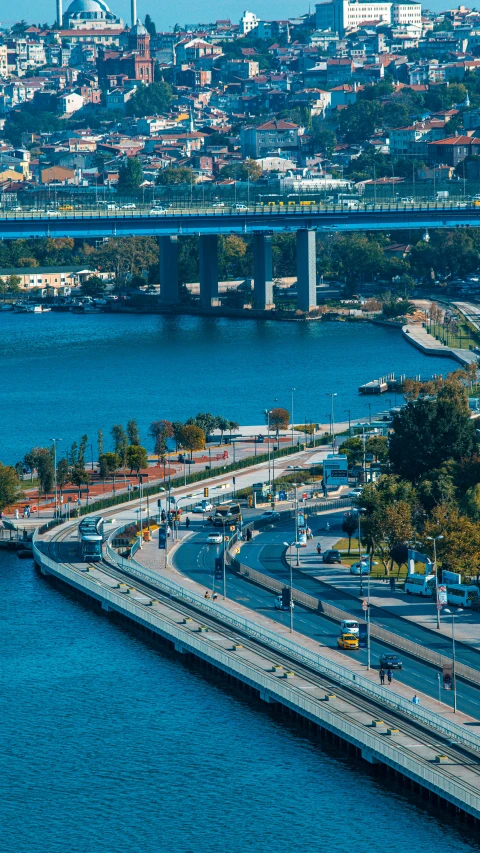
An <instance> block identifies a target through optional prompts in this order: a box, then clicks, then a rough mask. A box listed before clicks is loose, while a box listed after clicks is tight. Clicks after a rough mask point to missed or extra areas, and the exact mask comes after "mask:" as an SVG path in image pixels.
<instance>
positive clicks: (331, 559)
mask: <svg viewBox="0 0 480 853" xmlns="http://www.w3.org/2000/svg"><path fill="white" fill-rule="evenodd" d="M323 562H324V563H341V562H342V555H341V554H340V551H337V550H336V549H335V548H329V549H328V550H327V551H324V553H323Z"/></svg>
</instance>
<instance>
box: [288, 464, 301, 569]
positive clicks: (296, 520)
mask: <svg viewBox="0 0 480 853" xmlns="http://www.w3.org/2000/svg"><path fill="white" fill-rule="evenodd" d="M288 468H289V469H290V470H291V471H294V472H295V503H294V515H295V547H296V549H297V566H300V548H299V547H298V493H297V471H303V468H301V466H300V465H289V466H288Z"/></svg>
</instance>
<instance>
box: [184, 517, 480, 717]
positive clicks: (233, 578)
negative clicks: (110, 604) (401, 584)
mask: <svg viewBox="0 0 480 853" xmlns="http://www.w3.org/2000/svg"><path fill="white" fill-rule="evenodd" d="M285 529H286V528H285ZM208 532H209V528H205V529H204V530H201V531H200V532H198V533H195V534H194V536H192V537H191V538H189V539H188V540H187V541H185V542H184V543H183V544H181V545H180V546H179V547H178V548H177V550H176V551H175V553H174V555H173V565H174V567H175V568H176V569H177V570H178V571H179V572H181V573H182V574H184V575H186V576H187V577H190V578H192V580H195V581H197V582H198V583H200V584H202V585H203V586H205V588H206V589H210V590H211V589H214V588H215V584H216V589H217V592H218V594H219V595H220V596H221V592H222V582H221V581H215V580H214V565H215V557H218V556H221V546H218V545H209V544H208V543H207V542H206V539H207V535H208ZM272 535H274V536H276V537H277V541H276V542H271V543H270V545H269V547H268V550H267V555H266V556H264V557H262V566H263V570H265V571H266V570H267V566H270V571H269V573H270V574H272V575H273V574H274V576H275V577H276V578H280V579H282V578H285V580H286V581H287V580H288V577H287V576H288V570H287V569H286V568H285V567H284V566H283V567H281V566H280V565H279V556H280V552H281V550H283V546H282V545H281V543H279V541H278V539H279V537H281V536H282V533H279V532H278V531H277V532H275V534H272ZM226 577H227V596H228V598H231V599H233V600H235V601H238V602H239V603H241V604H243V605H244V606H246V607H249V608H250V609H251V610H253V611H254V612H257V613H262V614H264V615H267V616H268V617H269V618H270V619H275V620H276V621H278V622H281V623H283V624H284V625H287V626H288V621H289V614H288V613H287V612H283V611H279V610H276V609H275V607H274V603H273V600H274V595H273V594H272V593H271V592H269V591H268V590H264V589H262V588H261V587H258V586H256V585H255V584H252V583H251V582H249V581H248V580H246V579H245V578H243V577H240V576H238V575H234V574H233V573H231V572H229V571H227V576H226ZM299 579H300V578H299V576H298V575H297V574H296V575H295V578H294V584H295V586H297V587H298V585H299V584H298V581H299ZM317 595H318V588H317ZM294 625H295V629H296V630H297V631H301V632H302V633H304V634H306V635H307V636H309V637H311V638H313V639H315V640H317V641H318V642H319V643H320V644H321V645H326V646H330V647H335V648H336V638H337V637H338V633H339V631H338V626H337V624H336V623H334V622H332V621H331V620H329V619H328V618H327V617H325V616H323V615H321V614H318V613H314V612H313V611H311V610H308V609H307V608H303V607H301V606H300V605H295V610H294ZM339 651H341V650H339ZM384 651H387V652H388V651H392V650H391V649H389V648H387V647H386V646H385V645H382V644H381V643H379V642H377V641H375V640H372V643H371V654H372V665H373V666H378V657H379V655H380V654H381V653H382V652H384ZM342 653H343V654H345V655H347V656H351V655H352V654H354V655H355V656H356V658H357V659H358V660H360V661H361V662H362V663H364V664H366V663H367V651H366V649H359V650H358V651H357V652H342ZM402 659H403V660H404V663H405V668H404V669H403V670H402V671H395V673H394V678H395V679H397V680H398V681H401V682H402V683H404V684H406V685H408V686H409V687H411V688H412V691H415V690H418V691H422V692H424V693H426V694H428V695H429V696H432V697H433V698H437V699H438V677H437V676H438V674H439V673H438V670H437V669H435V667H433V666H430V665H429V664H425V663H423V662H422V661H420V660H418V659H416V658H410V657H408V655H405V654H403V653H402ZM442 693H443V695H442V701H443V702H445V703H446V704H449V705H451V704H452V702H453V697H452V695H451V694H450V693H448V692H446V691H442ZM457 697H458V706H459V709H460V710H462V711H464V712H465V713H467V714H470V715H472V716H475V717H477V715H478V703H479V700H480V690H479V689H477V688H476V687H475V686H472V685H470V684H465V683H462V682H460V681H459V682H458V689H457ZM479 725H480V723H479Z"/></svg>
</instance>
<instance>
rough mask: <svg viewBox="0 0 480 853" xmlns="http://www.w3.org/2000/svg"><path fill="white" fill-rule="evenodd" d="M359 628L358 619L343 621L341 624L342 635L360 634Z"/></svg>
mask: <svg viewBox="0 0 480 853" xmlns="http://www.w3.org/2000/svg"><path fill="white" fill-rule="evenodd" d="M358 627H359V626H358V622H357V620H356V619H342V621H341V622H340V628H341V629H342V634H358Z"/></svg>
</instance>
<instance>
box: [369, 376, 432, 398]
mask: <svg viewBox="0 0 480 853" xmlns="http://www.w3.org/2000/svg"><path fill="white" fill-rule="evenodd" d="M406 378H407V377H406V376H405V374H402V375H401V376H398V377H397V376H395V374H394V373H389V374H387V376H381V377H380V379H372V380H371V382H365V383H364V384H363V385H360V386H359V388H358V393H359V394H385V393H386V392H387V391H390V392H391V393H392V392H400V391H402V388H403V385H404V383H405V380H406ZM415 379H417V380H418V381H420V376H416V377H415Z"/></svg>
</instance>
